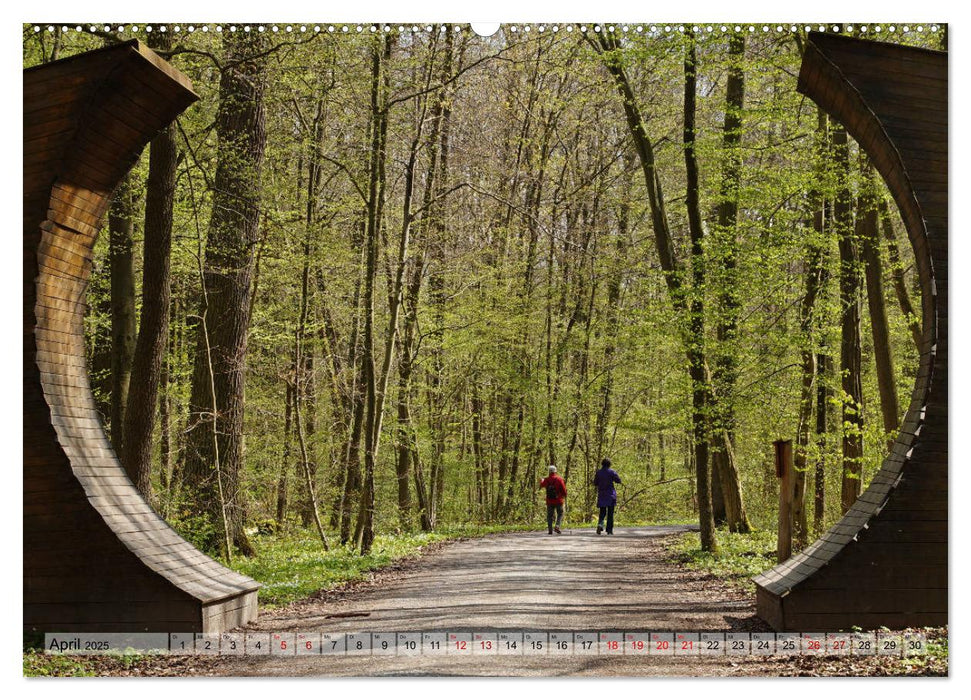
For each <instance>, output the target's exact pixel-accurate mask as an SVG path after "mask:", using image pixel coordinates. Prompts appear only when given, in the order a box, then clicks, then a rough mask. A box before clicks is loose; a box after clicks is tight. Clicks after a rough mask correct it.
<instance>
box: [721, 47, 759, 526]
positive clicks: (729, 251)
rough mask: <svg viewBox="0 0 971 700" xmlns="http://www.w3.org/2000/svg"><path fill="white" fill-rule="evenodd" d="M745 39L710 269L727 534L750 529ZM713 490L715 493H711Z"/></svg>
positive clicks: (732, 85)
mask: <svg viewBox="0 0 971 700" xmlns="http://www.w3.org/2000/svg"><path fill="white" fill-rule="evenodd" d="M744 59H745V35H744V34H742V33H741V32H736V33H734V34H733V35H732V37H731V39H730V40H729V47H728V61H729V65H728V80H727V81H726V84H725V120H724V126H723V131H722V151H723V156H722V158H723V160H722V174H721V187H720V192H719V201H718V206H717V208H716V214H717V220H718V225H717V226H716V227H715V237H716V242H715V249H716V251H717V252H716V255H715V260H714V262H715V265H716V268H717V269H716V271H715V272H714V273H715V275H716V277H715V280H714V281H717V282H718V286H719V289H720V291H719V294H718V299H717V309H716V318H717V319H718V321H717V324H716V329H715V332H716V337H717V339H718V342H717V344H716V345H715V353H714V354H715V363H714V369H713V371H712V384H713V386H714V391H715V392H716V393H717V396H718V401H717V403H716V405H715V406H714V409H715V411H714V416H713V419H714V421H715V426H714V432H713V435H712V439H711V443H712V454H711V471H712V480H713V482H715V483H717V484H719V485H720V487H721V488H720V492H721V498H722V503H723V505H724V511H725V520H726V522H727V524H728V529H729V530H730V531H732V532H749V531H750V530H751V525H750V524H749V521H748V513H747V512H746V510H745V501H744V499H743V497H742V485H741V480H740V479H739V475H738V466H737V465H736V464H735V450H734V449H733V447H732V446H733V444H734V442H735V430H736V422H737V421H736V418H735V384H736V381H737V378H738V358H737V355H738V348H737V345H738V315H739V308H740V307H741V298H740V290H739V288H738V285H739V279H738V271H737V265H738V261H737V259H738V199H739V188H740V185H741V170H742V155H741V142H742V110H743V108H744V105H745V67H744ZM713 490H714V489H713Z"/></svg>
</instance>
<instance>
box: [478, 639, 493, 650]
mask: <svg viewBox="0 0 971 700" xmlns="http://www.w3.org/2000/svg"><path fill="white" fill-rule="evenodd" d="M479 646H480V647H481V648H482V649H491V648H492V642H490V641H489V640H488V639H485V640H483V641H481V642H479Z"/></svg>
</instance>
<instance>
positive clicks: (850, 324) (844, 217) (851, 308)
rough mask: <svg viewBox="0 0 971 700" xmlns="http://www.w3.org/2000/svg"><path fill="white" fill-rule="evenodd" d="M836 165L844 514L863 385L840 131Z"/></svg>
mask: <svg viewBox="0 0 971 700" xmlns="http://www.w3.org/2000/svg"><path fill="white" fill-rule="evenodd" d="M832 139H833V141H832V143H833V155H834V160H835V163H836V202H835V205H834V208H833V215H834V223H835V226H836V235H837V238H838V240H839V252H840V275H839V280H840V372H841V376H842V388H843V397H842V403H843V467H842V475H843V477H842V483H841V488H840V505H841V507H842V511H843V512H844V513H845V512H846V511H848V510H849V509H850V506H852V505H853V503H854V502H855V501H856V499H857V498H858V497H859V495H860V491H861V487H862V483H863V432H862V431H863V386H862V376H861V371H862V358H861V349H860V292H861V286H862V285H861V280H860V262H859V255H858V252H857V250H858V249H857V241H856V236H855V232H854V227H853V211H852V199H851V198H852V195H851V193H850V183H849V179H850V165H849V146H848V144H847V137H846V130H845V129H844V128H843V127H842V126H838V125H837V126H836V127H835V128H834V129H833V132H832Z"/></svg>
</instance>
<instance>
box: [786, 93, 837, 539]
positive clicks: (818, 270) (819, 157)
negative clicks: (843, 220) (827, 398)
mask: <svg viewBox="0 0 971 700" xmlns="http://www.w3.org/2000/svg"><path fill="white" fill-rule="evenodd" d="M816 118H817V126H816V144H815V148H816V172H815V173H814V176H813V177H814V184H813V189H812V191H811V192H810V193H809V208H810V220H811V226H812V230H813V235H814V238H812V239H811V240H810V243H809V246H808V247H809V251H808V260H807V261H806V294H805V295H804V296H803V298H802V303H801V304H800V306H799V332H800V336H801V345H802V348H801V350H800V355H801V358H802V388H801V393H800V397H799V421H798V425H797V427H796V449H795V451H794V453H793V469H794V471H795V473H794V475H793V502H792V541H793V546H794V547H795V548H796V549H802V548H803V547H805V546H806V544H807V543H808V541H809V524H808V517H807V514H806V480H807V475H808V473H809V463H808V450H809V439H810V435H811V433H812V426H811V423H812V418H813V404H814V398H815V395H816V392H815V391H814V390H815V388H816V387H815V385H816V381H817V379H816V377H817V373H818V372H817V366H816V364H817V363H816V353H815V352H814V350H813V324H814V316H815V310H816V300H817V298H818V297H819V294H820V292H821V290H822V287H823V284H824V283H825V280H826V266H825V245H824V243H823V240H824V239H823V237H824V235H825V221H826V200H825V198H824V196H823V186H824V184H825V183H824V182H823V179H824V177H825V167H826V160H827V156H828V150H827V136H826V128H827V127H826V125H827V118H826V114H825V112H823V111H822V110H821V109H817V110H816ZM824 429H825V424H824Z"/></svg>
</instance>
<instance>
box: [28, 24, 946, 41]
mask: <svg viewBox="0 0 971 700" xmlns="http://www.w3.org/2000/svg"><path fill="white" fill-rule="evenodd" d="M32 26H33V32H34V33H35V34H39V33H41V32H47V33H48V34H54V33H58V32H59V33H62V34H67V33H70V32H73V33H78V34H79V33H81V32H84V31H85V30H86V31H87V32H88V33H90V34H109V33H113V34H116V35H118V36H124V35H126V34H130V35H132V36H133V37H137V35H138V34H140V33H145V34H151V33H152V32H163V33H164V32H172V33H175V34H183V33H188V34H194V33H196V32H202V33H209V32H215V33H222V32H237V31H243V32H250V31H256V32H263V33H266V32H269V33H272V34H290V35H293V34H306V33H321V32H327V33H329V34H347V35H350V34H364V33H365V32H369V33H376V32H378V31H381V32H385V33H387V32H391V31H397V32H400V33H408V34H412V35H416V34H431V33H433V32H445V31H448V28H449V27H452V28H453V29H454V31H457V32H458V31H461V30H462V29H463V28H466V27H468V28H469V29H471V31H472V33H474V34H475V35H476V36H479V37H482V38H488V37H491V36H494V35H495V34H496V33H497V32H499V31H500V30H503V31H506V32H508V33H509V35H511V36H516V35H521V36H528V35H529V34H532V33H534V32H536V33H559V32H561V31H566V32H568V33H572V32H574V31H579V32H580V33H587V32H595V33H599V32H610V33H622V34H648V35H650V36H664V35H672V34H680V33H683V32H684V31H685V28H686V25H671V24H668V25H660V24H649V23H641V24H590V25H587V24H557V23H544V24H509V25H503V24H501V23H499V22H472V23H470V24H451V25H449V24H439V25H430V24H425V25H419V24H412V25H408V24H382V23H374V24H366V25H365V24H320V23H317V24H314V23H288V24H269V25H267V24H246V25H235V24H221V23H216V24H199V25H197V24H188V25H182V24H119V25H111V24H90V25H87V26H85V25H81V24H76V25H73V26H68V25H54V24H47V25H45V24H33V25H32ZM692 29H693V30H694V32H695V33H702V32H705V33H716V32H721V33H723V34H726V33H729V32H735V33H748V34H755V33H763V34H768V33H770V32H773V33H776V34H782V33H784V32H790V33H796V32H800V31H805V32H809V31H817V32H828V33H836V34H857V35H863V36H866V35H870V36H875V37H880V36H886V35H894V34H898V35H899V34H911V33H914V32H916V33H918V34H920V33H924V32H930V33H937V32H939V31H940V30H941V26H940V25H939V24H930V25H925V24H916V25H911V24H859V25H853V24H848V25H842V26H841V25H838V24H832V25H827V24H735V25H731V24H698V25H693V26H692Z"/></svg>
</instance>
